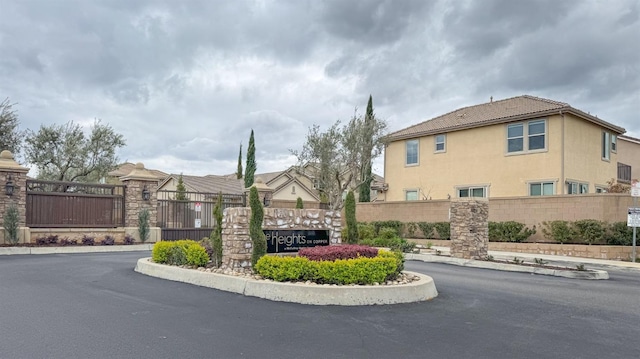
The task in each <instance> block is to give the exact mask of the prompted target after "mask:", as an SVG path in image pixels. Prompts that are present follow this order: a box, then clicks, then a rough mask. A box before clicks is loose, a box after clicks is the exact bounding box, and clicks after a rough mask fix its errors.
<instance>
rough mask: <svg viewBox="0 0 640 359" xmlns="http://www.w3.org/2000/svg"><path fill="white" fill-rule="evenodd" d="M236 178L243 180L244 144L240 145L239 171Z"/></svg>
mask: <svg viewBox="0 0 640 359" xmlns="http://www.w3.org/2000/svg"><path fill="white" fill-rule="evenodd" d="M236 177H237V178H238V179H242V143H241V144H240V153H238V169H237V170H236Z"/></svg>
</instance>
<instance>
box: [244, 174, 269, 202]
mask: <svg viewBox="0 0 640 359" xmlns="http://www.w3.org/2000/svg"><path fill="white" fill-rule="evenodd" d="M251 187H255V188H257V189H258V197H260V203H262V206H264V207H269V206H267V205H266V204H267V203H270V202H271V200H272V199H273V189H272V188H271V187H269V186H267V185H266V184H265V183H264V181H263V180H262V178H260V177H257V178H256V179H255V181H254V182H253V185H252V186H251ZM251 187H249V188H245V190H244V193H245V195H246V198H247V207H250V206H251V205H250V204H249V191H250V190H251ZM265 198H266V199H267V201H266V202H267V203H265Z"/></svg>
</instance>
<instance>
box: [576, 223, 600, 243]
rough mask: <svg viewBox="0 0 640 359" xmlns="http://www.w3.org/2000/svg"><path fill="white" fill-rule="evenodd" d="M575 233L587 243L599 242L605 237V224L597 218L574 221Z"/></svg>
mask: <svg viewBox="0 0 640 359" xmlns="http://www.w3.org/2000/svg"><path fill="white" fill-rule="evenodd" d="M573 227H574V228H575V233H576V235H577V236H579V237H580V238H581V239H582V240H583V241H584V242H585V243H587V244H590V245H591V244H594V243H599V242H601V241H602V240H603V239H604V234H605V226H604V224H603V223H602V222H600V221H597V220H595V219H582V220H579V221H575V222H573Z"/></svg>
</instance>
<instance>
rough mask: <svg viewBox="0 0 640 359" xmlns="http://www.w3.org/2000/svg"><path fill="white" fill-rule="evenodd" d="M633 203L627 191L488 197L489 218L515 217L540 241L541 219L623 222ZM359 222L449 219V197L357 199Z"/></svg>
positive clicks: (505, 218)
mask: <svg viewBox="0 0 640 359" xmlns="http://www.w3.org/2000/svg"><path fill="white" fill-rule="evenodd" d="M632 204H633V200H632V197H631V196H630V195H629V194H613V193H604V194H587V195H562V196H550V197H512V198H490V199H489V221H492V222H504V221H517V222H521V223H524V224H526V225H527V226H528V227H533V226H536V228H537V229H538V233H536V235H535V236H533V237H532V238H531V240H533V241H542V240H544V237H543V235H542V231H541V225H542V222H544V221H553V220H566V221H575V220H580V219H597V220H601V221H606V222H626V221H627V211H628V208H629V207H631V206H632ZM356 219H357V220H358V221H359V222H371V221H386V220H397V221H401V222H442V221H448V220H449V201H447V200H438V201H436V200H433V201H409V202H404V201H399V202H378V203H357V205H356Z"/></svg>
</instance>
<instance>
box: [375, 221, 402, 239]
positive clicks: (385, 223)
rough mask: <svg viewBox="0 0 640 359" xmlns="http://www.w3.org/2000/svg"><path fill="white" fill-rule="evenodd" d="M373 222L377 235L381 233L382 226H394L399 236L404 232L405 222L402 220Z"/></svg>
mask: <svg viewBox="0 0 640 359" xmlns="http://www.w3.org/2000/svg"><path fill="white" fill-rule="evenodd" d="M371 224H372V225H373V226H374V227H375V229H376V236H379V235H380V229H382V228H393V229H395V230H396V235H397V236H398V237H399V236H400V234H401V233H402V226H403V223H402V222H400V221H374V222H371Z"/></svg>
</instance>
